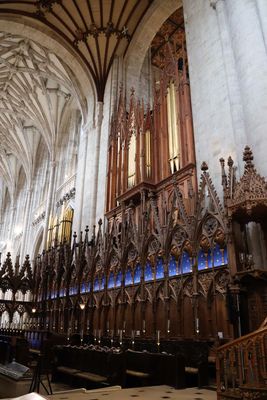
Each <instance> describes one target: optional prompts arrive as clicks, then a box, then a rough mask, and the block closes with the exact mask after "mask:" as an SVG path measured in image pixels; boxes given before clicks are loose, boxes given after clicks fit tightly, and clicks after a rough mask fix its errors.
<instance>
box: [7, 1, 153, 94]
mask: <svg viewBox="0 0 267 400" xmlns="http://www.w3.org/2000/svg"><path fill="white" fill-rule="evenodd" d="M152 3H153V0H142V1H140V0H129V1H120V0H110V1H108V2H107V1H105V0H99V1H89V0H27V1H23V2H22V1H20V0H18V1H16V0H12V1H10V0H7V1H5V0H2V1H1V2H0V14H17V15H23V16H26V17H30V18H31V19H34V20H38V21H40V22H41V23H43V24H45V25H46V26H48V27H49V28H52V30H54V31H56V32H57V33H58V34H59V35H60V36H61V37H63V38H64V40H66V41H67V42H68V43H69V44H70V45H71V46H72V47H73V48H74V49H75V51H76V52H77V53H78V54H79V55H80V56H81V58H82V59H83V60H84V62H85V63H86V65H87V66H88V68H89V70H90V72H91V74H92V77H93V79H94V81H95V83H96V87H97V92H98V98H99V100H102V99H103V95H104V88H105V83H106V80H107V77H108V73H109V70H110V67H111V65H112V62H113V59H114V56H115V55H124V54H125V52H126V50H127V48H128V46H129V43H130V41H131V39H132V37H133V35H134V33H135V31H136V29H137V27H138V25H139V23H140V21H141V20H142V18H143V16H144V15H145V13H146V11H147V10H148V8H149V7H150V6H151V5H152Z"/></svg>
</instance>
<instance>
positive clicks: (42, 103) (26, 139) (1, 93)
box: [0, 32, 75, 188]
mask: <svg viewBox="0 0 267 400" xmlns="http://www.w3.org/2000/svg"><path fill="white" fill-rule="evenodd" d="M74 93H75V89H74V87H73V84H72V80H71V78H70V76H69V74H68V72H67V70H66V68H65V66H64V65H63V63H62V62H61V61H60V60H59V59H58V58H57V56H56V55H55V54H53V53H52V52H51V51H49V50H48V49H46V48H44V47H42V46H41V45H40V44H37V43H35V42H34V41H32V40H28V39H25V38H23V37H21V36H18V35H11V34H9V33H5V32H0V169H1V174H2V176H3V178H4V180H5V181H6V183H7V185H8V186H9V187H13V188H14V186H15V182H14V177H15V176H16V175H18V174H17V173H16V169H17V168H20V165H22V166H23V168H24V171H25V174H26V177H27V179H28V181H30V179H31V176H32V172H33V168H34V163H35V155H36V148H37V146H38V143H39V140H40V138H41V137H42V139H43V140H44V142H45V143H46V146H47V149H48V151H49V153H50V155H51V157H53V156H54V154H53V152H54V151H55V145H56V142H57V139H58V138H57V136H58V133H59V126H60V123H61V121H62V118H63V116H64V112H65V109H66V106H67V104H68V102H69V101H70V100H71V97H72V96H74ZM16 160H19V164H18V165H17V166H16V165H14V163H15V164H16Z"/></svg>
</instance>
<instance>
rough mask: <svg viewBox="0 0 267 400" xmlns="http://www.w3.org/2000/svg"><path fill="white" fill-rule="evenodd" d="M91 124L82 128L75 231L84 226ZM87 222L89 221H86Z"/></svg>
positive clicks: (77, 177) (74, 221) (74, 222)
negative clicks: (83, 217)
mask: <svg viewBox="0 0 267 400" xmlns="http://www.w3.org/2000/svg"><path fill="white" fill-rule="evenodd" d="M88 135H89V124H86V125H84V126H83V127H82V129H81V134H80V143H79V152H78V165H77V175H76V192H75V211H74V219H73V232H80V231H81V228H82V215H83V204H84V191H85V174H86V163H87V147H88ZM86 223H87V221H86Z"/></svg>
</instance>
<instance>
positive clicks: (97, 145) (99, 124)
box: [90, 101, 106, 225]
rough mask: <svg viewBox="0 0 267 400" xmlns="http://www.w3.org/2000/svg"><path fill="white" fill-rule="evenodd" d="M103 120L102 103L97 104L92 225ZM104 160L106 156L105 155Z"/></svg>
mask: <svg viewBox="0 0 267 400" xmlns="http://www.w3.org/2000/svg"><path fill="white" fill-rule="evenodd" d="M102 120H103V102H102V101H99V102H98V103H97V122H96V132H95V134H96V142H95V159H94V181H93V182H92V208H91V216H90V223H91V225H94V224H95V223H96V221H95V219H96V206H97V204H96V203H97V189H98V173H99V155H100V142H101V127H102ZM105 160H106V154H105ZM103 184H105V183H104V182H103Z"/></svg>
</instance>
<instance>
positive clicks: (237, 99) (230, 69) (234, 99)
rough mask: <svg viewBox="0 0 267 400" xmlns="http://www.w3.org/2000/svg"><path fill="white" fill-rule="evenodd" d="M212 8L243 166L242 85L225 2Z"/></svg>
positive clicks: (217, 2)
mask: <svg viewBox="0 0 267 400" xmlns="http://www.w3.org/2000/svg"><path fill="white" fill-rule="evenodd" d="M211 6H212V7H213V9H214V10H215V12H216V17H217V22H218V27H219V34H220V41H221V46H222V54H223V60H224V70H225V77H226V84H227V92H228V97H229V103H230V113H231V118H232V126H233V132H234V138H235V145H236V146H235V147H236V149H237V156H238V157H239V159H238V161H239V165H242V156H243V153H242V149H243V148H244V147H245V145H246V144H247V141H248V139H247V134H246V126H245V123H244V110H243V104H242V99H241V93H240V84H239V80H238V75H237V69H236V61H235V57H234V53H233V48H232V42H231V36H230V30H229V23H228V20H227V14H226V5H225V0H211Z"/></svg>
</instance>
